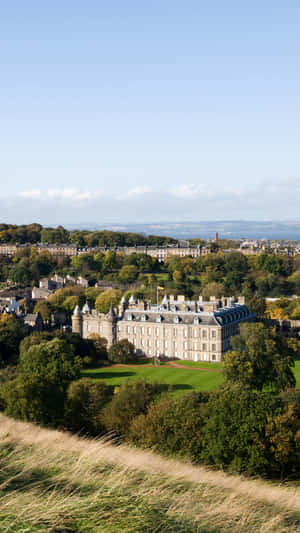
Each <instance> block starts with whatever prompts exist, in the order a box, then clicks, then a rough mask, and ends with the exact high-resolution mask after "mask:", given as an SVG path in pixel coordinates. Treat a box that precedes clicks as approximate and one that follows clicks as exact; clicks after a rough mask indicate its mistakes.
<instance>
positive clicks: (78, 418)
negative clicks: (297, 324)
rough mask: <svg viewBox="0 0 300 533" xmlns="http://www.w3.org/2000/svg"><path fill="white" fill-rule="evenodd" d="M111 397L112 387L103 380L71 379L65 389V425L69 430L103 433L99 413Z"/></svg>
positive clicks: (94, 433)
mask: <svg viewBox="0 0 300 533" xmlns="http://www.w3.org/2000/svg"><path fill="white" fill-rule="evenodd" d="M111 398H112V389H111V387H109V386H108V385H106V383H104V382H103V381H97V382H94V381H92V380H91V379H89V378H82V379H80V380H78V381H73V383H71V385H70V386H69V388H68V391H67V402H66V408H65V425H66V427H67V428H68V429H70V430H71V431H76V432H79V431H80V432H82V431H83V432H85V433H88V434H90V435H99V434H101V433H103V431H104V426H103V424H102V422H101V420H100V413H101V411H102V409H103V407H104V405H106V404H107V403H108V402H109V401H110V400H111Z"/></svg>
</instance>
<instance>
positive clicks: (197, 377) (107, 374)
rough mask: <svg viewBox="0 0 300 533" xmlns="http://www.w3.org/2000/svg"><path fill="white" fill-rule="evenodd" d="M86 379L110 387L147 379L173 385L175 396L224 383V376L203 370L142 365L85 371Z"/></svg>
mask: <svg viewBox="0 0 300 533" xmlns="http://www.w3.org/2000/svg"><path fill="white" fill-rule="evenodd" d="M82 374H83V376H84V377H90V378H92V379H101V380H104V381H105V382H106V383H107V384H108V385H113V386H118V385H120V383H121V382H122V381H124V380H126V379H138V378H146V379H148V380H150V381H158V382H160V383H165V384H166V389H167V386H168V385H172V390H173V392H174V394H182V393H184V392H187V391H189V390H190V391H191V390H211V389H214V388H216V387H217V386H218V385H220V384H221V382H222V375H221V374H219V373H217V372H204V371H203V372H202V371H201V370H198V371H197V370H189V369H187V368H183V369H182V370H181V369H180V368H172V367H169V366H167V365H164V366H162V367H155V366H152V365H141V366H139V367H138V368H134V367H130V366H128V368H126V367H109V368H95V369H88V370H84V371H83V373H82Z"/></svg>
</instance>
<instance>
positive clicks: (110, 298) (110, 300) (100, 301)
mask: <svg viewBox="0 0 300 533" xmlns="http://www.w3.org/2000/svg"><path fill="white" fill-rule="evenodd" d="M121 297H122V292H121V291H120V290H119V289H108V290H107V291H103V292H102V293H101V294H99V296H97V298H96V301H95V308H96V309H97V311H99V313H108V311H109V309H110V306H111V305H112V306H113V307H117V305H118V304H119V302H120V299H121Z"/></svg>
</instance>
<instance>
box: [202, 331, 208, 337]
mask: <svg viewBox="0 0 300 533" xmlns="http://www.w3.org/2000/svg"><path fill="white" fill-rule="evenodd" d="M202 338H203V339H206V338H207V331H206V329H203V330H202Z"/></svg>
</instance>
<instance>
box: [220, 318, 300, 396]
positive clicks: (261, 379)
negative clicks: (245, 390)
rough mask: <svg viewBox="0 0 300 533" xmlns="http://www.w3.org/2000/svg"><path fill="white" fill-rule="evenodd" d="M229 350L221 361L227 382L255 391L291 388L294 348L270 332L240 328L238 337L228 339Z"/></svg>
mask: <svg viewBox="0 0 300 533" xmlns="http://www.w3.org/2000/svg"><path fill="white" fill-rule="evenodd" d="M232 347H233V350H232V351H229V352H227V353H226V354H225V355H224V359H223V373H224V376H225V379H226V381H227V382H231V383H239V384H242V385H245V386H247V387H250V388H252V389H257V390H262V389H263V387H265V386H266V387H270V388H271V389H272V390H275V391H281V390H284V389H286V388H287V387H294V386H295V384H296V381H295V376H294V374H293V371H292V367H293V366H294V365H295V362H294V357H295V351H294V347H293V346H292V345H291V343H290V342H289V341H288V340H287V339H285V338H283V337H280V336H279V335H277V334H276V332H275V330H274V329H272V328H267V327H266V326H264V325H263V324H261V323H256V324H241V325H240V334H239V335H237V336H235V337H233V338H232Z"/></svg>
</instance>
